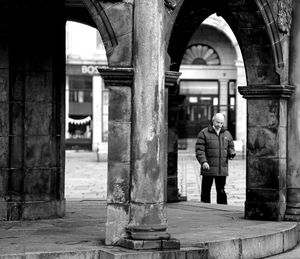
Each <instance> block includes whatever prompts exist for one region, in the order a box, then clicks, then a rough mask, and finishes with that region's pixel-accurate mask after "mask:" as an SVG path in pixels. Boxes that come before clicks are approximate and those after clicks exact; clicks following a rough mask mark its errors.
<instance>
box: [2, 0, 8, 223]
mask: <svg viewBox="0 0 300 259" xmlns="http://www.w3.org/2000/svg"><path fill="white" fill-rule="evenodd" d="M0 23H1V24H2V26H0V38H1V40H0V147H1V148H0V220H7V203H6V199H7V195H8V178H9V135H10V132H9V131H10V126H9V121H10V119H9V117H10V112H9V96H10V95H9V92H10V89H9V38H8V36H9V28H8V26H4V25H5V24H6V25H8V24H9V15H8V11H7V9H6V8H3V6H2V5H1V7H0Z"/></svg>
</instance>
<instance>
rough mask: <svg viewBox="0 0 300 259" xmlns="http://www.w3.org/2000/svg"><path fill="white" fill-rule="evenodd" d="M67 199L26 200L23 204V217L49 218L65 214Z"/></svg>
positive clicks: (31, 218)
mask: <svg viewBox="0 0 300 259" xmlns="http://www.w3.org/2000/svg"><path fill="white" fill-rule="evenodd" d="M65 203H66V202H65V200H64V199H62V200H52V201H46V202H36V201H34V202H26V203H23V204H21V205H22V214H21V215H22V219H23V220H33V219H47V218H57V217H63V216H65V211H66V208H65V207H66V204H65Z"/></svg>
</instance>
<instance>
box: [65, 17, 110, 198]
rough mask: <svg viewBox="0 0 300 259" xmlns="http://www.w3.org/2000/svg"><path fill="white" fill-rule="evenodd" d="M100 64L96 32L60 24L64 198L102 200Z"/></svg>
mask: <svg viewBox="0 0 300 259" xmlns="http://www.w3.org/2000/svg"><path fill="white" fill-rule="evenodd" d="M100 65H101V66H106V65H107V58H106V53H105V48H104V46H103V42H102V39H101V36H100V34H99V32H98V31H97V30H96V29H95V28H93V27H91V26H88V25H85V24H82V23H77V22H71V21H68V22H67V23H66V116H65V117H66V123H65V132H66V139H65V148H66V151H65V157H66V158H65V159H66V160H65V197H66V199H67V200H74V199H79V200H106V196H107V194H106V190H107V187H106V186H107V140H108V90H107V89H106V88H105V86H104V82H103V80H102V78H101V76H100V75H99V72H98V70H97V67H98V66H100Z"/></svg>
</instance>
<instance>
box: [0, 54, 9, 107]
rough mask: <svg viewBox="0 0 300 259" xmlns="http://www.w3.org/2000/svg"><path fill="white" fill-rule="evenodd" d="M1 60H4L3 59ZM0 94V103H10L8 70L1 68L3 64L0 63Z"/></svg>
mask: <svg viewBox="0 0 300 259" xmlns="http://www.w3.org/2000/svg"><path fill="white" fill-rule="evenodd" d="M0 57H1V53H0ZM3 59H4V58H3ZM1 60H2V58H1ZM0 62H1V61H0ZM0 93H1V95H0V102H1V103H2V102H8V93H9V77H8V69H7V68H4V69H3V68H1V63H0Z"/></svg>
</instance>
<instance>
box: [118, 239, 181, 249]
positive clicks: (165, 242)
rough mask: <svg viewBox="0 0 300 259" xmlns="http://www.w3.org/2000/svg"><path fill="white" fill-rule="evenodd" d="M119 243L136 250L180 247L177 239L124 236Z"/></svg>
mask: <svg viewBox="0 0 300 259" xmlns="http://www.w3.org/2000/svg"><path fill="white" fill-rule="evenodd" d="M118 245H119V246H121V247H124V248H128V249H134V250H149V249H156V250H172V249H176V250H179V249H180V241H179V240H177V239H173V238H171V239H162V240H133V239H127V238H123V239H120V240H119V242H118Z"/></svg>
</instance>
